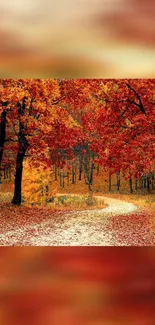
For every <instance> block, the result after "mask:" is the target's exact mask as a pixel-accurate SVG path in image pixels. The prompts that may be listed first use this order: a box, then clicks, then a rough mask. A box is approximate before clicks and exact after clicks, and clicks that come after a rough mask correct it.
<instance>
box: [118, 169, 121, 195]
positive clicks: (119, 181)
mask: <svg viewBox="0 0 155 325" xmlns="http://www.w3.org/2000/svg"><path fill="white" fill-rule="evenodd" d="M120 185H121V179H120V170H119V171H118V172H117V191H119V189H120Z"/></svg>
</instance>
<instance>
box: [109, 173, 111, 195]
mask: <svg viewBox="0 0 155 325" xmlns="http://www.w3.org/2000/svg"><path fill="white" fill-rule="evenodd" d="M109 192H111V172H109Z"/></svg>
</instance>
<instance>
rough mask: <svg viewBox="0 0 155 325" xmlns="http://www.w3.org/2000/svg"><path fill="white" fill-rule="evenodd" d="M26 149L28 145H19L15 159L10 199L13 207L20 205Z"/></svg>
mask: <svg viewBox="0 0 155 325" xmlns="http://www.w3.org/2000/svg"><path fill="white" fill-rule="evenodd" d="M27 148H28V143H27V146H26V145H25V146H24V147H23V146H22V145H21V144H19V148H18V153H17V158H16V173H15V182H14V196H13V199H12V204H14V205H21V197H22V174H23V160H24V157H25V153H26V150H27Z"/></svg>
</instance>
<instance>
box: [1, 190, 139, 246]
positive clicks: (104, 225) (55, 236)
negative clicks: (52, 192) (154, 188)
mask: <svg viewBox="0 0 155 325" xmlns="http://www.w3.org/2000/svg"><path fill="white" fill-rule="evenodd" d="M60 195H61V194H60ZM63 195H65V196H66V195H67V196H69V195H68V194H63ZM70 196H76V195H74V194H72V195H70ZM96 198H97V199H100V200H102V199H103V200H104V203H106V204H107V205H108V206H107V207H106V208H104V209H95V210H84V211H74V212H69V213H65V212H64V214H63V216H62V217H61V218H58V219H56V218H55V219H52V215H51V216H49V220H45V221H42V222H41V223H37V224H34V225H27V226H23V227H22V228H20V229H16V230H14V231H8V232H6V233H4V234H3V235H0V243H1V242H2V243H4V245H5V244H6V245H9V246H12V245H21V246H117V245H119V246H120V245H123V246H124V245H125V246H128V245H130V241H129V242H128V241H127V239H125V240H124V239H123V240H122V241H121V242H120V241H119V239H117V238H116V237H117V236H115V234H116V233H117V232H118V231H116V230H115V229H113V226H114V228H115V224H114V220H115V218H116V217H118V219H119V218H121V216H126V217H125V218H126V220H124V219H122V220H121V219H119V222H120V225H121V227H124V228H125V227H126V225H125V223H126V222H127V223H128V220H129V219H128V218H130V216H132V215H133V213H134V212H135V211H137V210H138V207H137V206H135V205H134V204H132V203H128V202H125V201H122V200H118V199H113V198H107V197H104V196H96ZM132 222H133V221H131V223H132ZM134 222H135V221H134ZM136 222H137V223H139V224H138V227H141V221H138V219H137V221H136ZM128 226H129V231H128V229H126V228H125V231H127V235H126V237H125V238H127V237H129V238H130V237H132V233H133V234H134V233H135V232H136V230H134V227H135V226H136V227H137V224H136V225H134V224H133V228H132V229H130V228H131V227H130V224H129V225H128ZM136 227H135V228H136ZM138 229H139V228H138ZM0 245H3V244H0ZM131 245H132V244H131Z"/></svg>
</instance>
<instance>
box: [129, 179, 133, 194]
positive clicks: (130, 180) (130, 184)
mask: <svg viewBox="0 0 155 325" xmlns="http://www.w3.org/2000/svg"><path fill="white" fill-rule="evenodd" d="M129 187H130V193H131V194H132V193H133V187H132V177H130V179H129Z"/></svg>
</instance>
